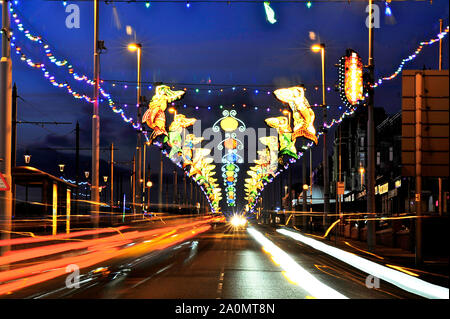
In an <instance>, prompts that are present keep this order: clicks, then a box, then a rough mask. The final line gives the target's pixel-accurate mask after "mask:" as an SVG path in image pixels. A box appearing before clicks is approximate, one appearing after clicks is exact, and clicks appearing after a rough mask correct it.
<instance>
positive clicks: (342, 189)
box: [336, 182, 345, 195]
mask: <svg viewBox="0 0 450 319" xmlns="http://www.w3.org/2000/svg"><path fill="white" fill-rule="evenodd" d="M336 190H337V194H338V195H344V192H345V183H344V182H337V183H336Z"/></svg>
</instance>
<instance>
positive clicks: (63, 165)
mask: <svg viewBox="0 0 450 319" xmlns="http://www.w3.org/2000/svg"><path fill="white" fill-rule="evenodd" d="M58 166H59V171H60V172H61V173H62V172H64V167H65V166H66V164H58Z"/></svg>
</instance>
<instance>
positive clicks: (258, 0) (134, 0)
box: [48, 0, 432, 8]
mask: <svg viewBox="0 0 450 319" xmlns="http://www.w3.org/2000/svg"><path fill="white" fill-rule="evenodd" d="M48 1H50V2H61V3H62V4H63V5H67V3H68V1H63V0H48ZM92 1H93V0H71V1H70V2H92ZM101 1H102V2H105V3H107V4H109V3H121V2H122V3H127V4H139V3H144V4H146V3H150V4H151V3H179V4H184V5H186V7H188V8H189V7H190V6H189V4H192V3H199V4H200V3H206V4H220V3H222V4H223V3H226V4H230V5H231V4H233V3H254V4H262V3H264V2H267V0H187V1H186V0H151V1H149V0H101ZM374 2H375V3H376V2H379V3H385V2H389V3H390V2H402V3H405V2H428V3H432V0H374ZM270 3H301V4H305V5H306V6H307V7H308V8H310V7H311V6H312V4H313V3H321V4H326V3H346V4H351V3H367V0H271V1H270Z"/></svg>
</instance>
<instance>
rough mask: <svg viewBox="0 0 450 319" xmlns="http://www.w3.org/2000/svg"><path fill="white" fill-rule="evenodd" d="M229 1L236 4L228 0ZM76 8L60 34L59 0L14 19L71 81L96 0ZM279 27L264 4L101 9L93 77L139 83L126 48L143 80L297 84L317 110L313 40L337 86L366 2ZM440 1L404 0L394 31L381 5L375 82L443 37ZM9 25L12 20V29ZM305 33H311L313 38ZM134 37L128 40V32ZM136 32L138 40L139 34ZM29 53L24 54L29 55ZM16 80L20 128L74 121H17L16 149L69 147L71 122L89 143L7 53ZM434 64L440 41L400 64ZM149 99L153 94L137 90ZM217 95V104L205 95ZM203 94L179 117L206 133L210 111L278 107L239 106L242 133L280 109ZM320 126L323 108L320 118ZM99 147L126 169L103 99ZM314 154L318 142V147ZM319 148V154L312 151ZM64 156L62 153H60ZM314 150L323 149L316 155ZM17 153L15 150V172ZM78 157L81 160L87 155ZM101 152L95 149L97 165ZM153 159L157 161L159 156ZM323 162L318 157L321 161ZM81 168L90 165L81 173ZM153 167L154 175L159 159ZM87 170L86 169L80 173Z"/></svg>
mask: <svg viewBox="0 0 450 319" xmlns="http://www.w3.org/2000/svg"><path fill="white" fill-rule="evenodd" d="M231 2H232V1H231ZM67 3H69V4H70V3H77V4H78V5H79V7H80V14H81V20H80V28H79V29H68V28H66V27H65V19H66V16H67V13H65V7H64V6H63V5H62V1H59V2H53V1H44V0H20V1H19V5H18V6H17V9H18V12H19V13H20V14H21V16H22V17H23V18H24V20H23V21H24V24H25V26H26V27H27V28H29V29H30V31H31V33H33V34H39V35H42V36H43V37H44V39H45V40H46V41H47V42H48V43H49V44H50V45H51V47H52V49H53V52H54V54H55V56H56V57H57V58H67V59H68V60H69V61H70V62H71V63H72V64H73V66H74V68H75V70H76V71H77V72H78V73H79V74H83V73H84V74H86V75H88V76H90V77H92V61H93V58H92V50H93V4H92V3H90V2H82V3H80V2H76V1H75V2H71V1H67ZM271 6H272V8H273V9H274V10H275V13H276V19H277V20H278V22H277V23H276V24H273V25H272V24H269V23H268V22H267V21H266V19H265V14H264V9H263V5H262V4H261V3H259V4H243V3H236V4H233V3H231V5H227V4H225V3H221V4H205V3H192V4H191V7H190V8H187V7H186V6H185V4H184V3H178V4H177V3H152V5H151V7H150V8H148V9H147V8H146V7H145V5H144V3H134V4H133V3H130V4H127V3H116V4H115V7H116V9H117V13H118V16H119V19H120V24H121V28H120V29H118V28H117V25H116V24H115V22H114V16H113V5H112V4H105V3H101V4H100V14H101V19H100V38H101V39H102V40H104V41H105V46H106V47H107V48H108V51H107V53H105V54H102V56H101V78H102V79H109V80H110V79H115V80H129V81H135V79H136V57H135V54H133V53H131V52H129V51H127V49H126V46H127V44H128V43H129V42H131V41H138V42H141V43H142V45H143V63H142V68H143V74H142V80H143V81H161V82H173V83H199V84H200V83H205V82H206V81H209V80H210V81H211V83H213V84H214V83H215V84H250V85H262V84H267V85H277V86H287V85H295V84H299V83H303V84H305V85H306V87H307V89H308V91H307V98H308V99H309V101H310V103H311V104H314V103H320V102H321V94H320V90H319V91H315V90H314V86H315V85H317V84H320V81H321V73H320V72H321V71H320V55H318V54H314V53H312V52H311V51H310V46H311V44H312V43H315V42H317V41H321V42H324V43H325V44H326V48H327V49H326V69H327V84H328V85H330V86H333V85H334V84H335V83H336V80H337V68H336V67H335V66H334V64H335V63H337V62H338V59H339V57H340V56H342V55H343V54H344V53H345V50H346V49H347V48H352V49H354V50H356V51H357V52H359V53H360V55H361V56H362V58H363V61H364V62H365V63H366V62H367V52H368V47H367V37H368V29H367V28H366V26H365V19H366V13H365V4H362V3H351V4H347V3H334V4H333V3H329V4H327V3H313V5H312V7H311V8H310V9H308V8H306V6H305V4H303V3H297V4H295V3H286V4H280V3H273V4H272V5H271ZM448 7H449V5H448V2H447V1H433V4H430V3H429V2H404V3H402V2H400V3H392V4H391V8H392V12H393V16H394V18H395V23H394V24H387V23H386V22H387V21H386V20H385V14H384V4H383V3H380V8H381V21H380V23H381V26H380V28H379V29H376V31H375V66H376V71H375V73H376V75H377V78H378V76H385V75H389V74H391V73H392V72H394V71H395V69H396V68H397V66H398V65H399V63H400V62H401V60H402V59H403V58H404V57H407V56H408V55H409V54H411V53H412V52H413V51H414V50H415V49H416V47H417V46H418V44H419V42H420V41H423V40H428V39H430V38H431V37H433V36H435V35H436V34H437V33H438V31H439V22H438V20H439V19H440V18H443V19H444V26H446V25H447V24H448ZM13 25H14V24H13ZM127 25H129V26H131V27H132V28H133V31H134V32H133V35H132V36H129V35H127V34H126V31H125V27H126V26H127ZM310 32H314V33H315V34H316V36H317V40H316V41H312V40H311V39H310V36H309V34H310ZM134 34H135V35H134ZM15 35H16V36H17V43H19V44H21V45H23V49H24V52H25V53H26V54H27V55H28V56H29V57H31V58H32V59H33V60H34V61H36V62H44V63H46V65H47V68H48V70H49V71H50V72H51V73H52V74H55V76H56V78H57V80H59V81H60V82H64V81H69V83H70V84H71V85H72V86H73V87H74V88H75V89H76V90H77V91H79V92H80V93H86V94H88V95H92V89H91V87H90V86H87V85H80V84H79V83H75V81H74V80H73V79H71V78H70V77H69V75H68V74H67V73H65V72H62V71H61V70H60V69H59V68H58V67H56V66H55V65H53V64H51V63H49V62H48V61H47V60H46V59H45V57H44V55H43V54H42V52H41V51H39V50H38V46H37V45H36V44H33V43H31V42H30V41H28V40H26V39H25V38H24V37H23V35H22V34H21V33H19V32H16V33H15ZM135 36H136V38H135ZM25 50H26V51H25ZM12 55H13V80H14V82H16V84H17V86H18V90H19V95H20V96H21V97H22V98H23V99H25V101H26V102H23V101H21V100H19V111H18V117H19V119H20V120H28V121H39V120H46V121H48V120H50V121H64V122H73V125H72V126H70V125H64V126H46V127H45V128H41V127H37V126H30V125H25V124H21V125H19V133H18V135H19V136H18V148H19V150H20V149H24V148H28V149H29V150H30V151H31V152H32V150H33V148H37V147H42V146H50V147H71V146H74V134H73V133H71V131H72V130H73V129H74V127H75V123H76V121H79V122H80V125H81V128H82V142H81V143H82V146H83V147H90V126H91V120H90V117H91V105H89V103H86V102H81V101H80V100H75V99H73V98H72V97H71V96H70V95H68V94H67V93H66V92H65V90H64V89H60V88H55V87H53V86H52V85H50V83H49V82H48V81H47V80H45V79H44V78H43V77H42V72H41V71H39V70H36V69H31V68H29V67H28V66H27V65H26V64H25V63H23V62H22V61H20V59H19V58H18V56H16V54H15V53H14V52H12ZM424 65H425V66H426V67H427V68H437V65H438V44H434V45H432V46H430V47H425V48H424V49H423V52H422V54H421V55H420V56H419V57H418V58H417V59H416V60H414V61H413V62H412V63H410V64H408V65H407V68H409V69H413V68H422V67H423V66H424ZM444 68H446V69H447V68H448V38H446V39H445V40H444ZM131 86H132V85H130V87H129V88H128V89H126V90H124V89H117V87H116V88H113V87H112V86H111V83H105V85H104V89H105V90H106V91H107V92H110V93H111V94H112V96H113V99H114V100H115V101H117V102H123V103H129V102H131V103H132V102H134V101H135V96H136V91H135V90H134V89H133V88H131ZM143 93H144V95H146V96H147V97H150V96H151V93H152V92H151V91H149V90H146V89H145V90H144V91H143ZM212 96H214V97H212ZM212 96H211V95H208V94H207V93H200V94H197V95H195V94H194V93H189V94H187V96H186V98H185V99H184V100H183V101H182V102H180V103H179V105H182V104H184V103H186V104H187V105H188V106H191V107H188V108H187V109H182V108H180V110H182V111H181V112H183V113H185V114H187V115H188V116H192V115H195V116H196V117H198V118H201V119H203V120H204V122H203V125H204V126H208V125H211V124H212V123H213V122H214V121H215V120H216V119H217V118H218V117H219V115H220V110H219V109H218V108H217V106H218V105H220V104H223V105H224V106H230V105H231V104H233V103H236V104H238V103H240V104H242V103H246V104H247V105H249V106H253V105H257V106H265V107H267V106H271V107H272V108H273V109H274V111H272V112H270V113H267V112H261V111H260V110H259V111H255V110H249V109H241V108H237V110H238V117H240V118H241V119H243V120H244V121H245V122H246V123H247V125H248V126H254V127H263V125H264V124H263V120H264V118H265V117H267V114H269V115H271V116H278V115H280V114H279V112H278V111H275V110H276V109H277V108H279V107H280V106H281V104H280V103H279V102H278V101H277V100H276V99H275V98H274V97H273V96H272V95H261V94H259V95H255V94H246V95H243V94H237V93H234V94H223V95H220V96H218V95H217V94H216V95H212ZM327 99H328V102H329V104H330V105H332V107H331V109H330V117H329V118H333V117H337V116H338V115H339V114H340V113H341V112H342V111H339V110H338V108H337V106H338V105H341V103H340V101H339V99H338V94H337V92H334V91H333V90H332V91H331V92H330V93H328V94H327ZM375 104H376V106H382V107H384V108H385V109H386V111H387V113H389V114H393V113H395V112H397V111H399V110H400V109H401V77H400V76H399V77H398V78H397V79H395V80H393V81H390V82H388V83H385V84H384V85H383V86H382V87H380V88H377V89H376V96H375ZM195 105H200V106H207V105H211V106H212V110H211V111H207V110H201V111H195V109H193V107H192V106H195ZM127 113H128V115H132V116H133V117H134V116H135V109H134V108H132V107H129V110H128V111H127ZM316 114H317V122H316V125H318V123H319V120H320V117H321V111H320V110H318V111H317V112H316ZM100 116H101V134H102V135H101V136H102V137H101V144H102V145H107V144H109V143H111V142H114V143H115V145H116V146H117V147H118V148H120V151H119V152H117V154H116V159H117V160H118V161H128V160H130V159H131V157H132V155H131V154H132V150H133V149H134V147H135V144H134V143H135V135H134V131H133V129H132V128H131V127H130V126H129V124H126V123H124V122H123V121H122V119H121V118H120V116H118V115H116V114H114V113H113V112H112V111H111V110H110V109H109V108H108V106H107V104H106V103H104V104H103V105H102V106H101V110H100ZM319 146H320V145H319ZM318 149H319V148H318ZM67 154H70V153H67ZM318 154H319V153H318ZM22 155H23V153H20V152H19V153H18V160H19V164H21V161H22V160H23V157H22ZM84 155H86V156H89V152H85V153H84ZM107 155H108V153H102V156H103V157H104V159H106V158H107ZM156 155H157V154H156V153H155V156H154V158H155V160H156V158H159V154H158V155H157V156H156ZM318 156H319V155H318ZM87 165H88V164H87V163H86V166H87ZM152 165H155V166H153V167H156V162H155V164H153V162H152ZM82 169H83V168H82Z"/></svg>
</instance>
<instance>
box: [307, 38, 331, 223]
mask: <svg viewBox="0 0 450 319" xmlns="http://www.w3.org/2000/svg"><path fill="white" fill-rule="evenodd" d="M311 51H313V52H314V53H318V52H320V55H321V60H322V110H323V123H326V122H327V104H326V98H325V44H323V43H320V44H314V45H313V46H312V47H311ZM328 175H329V173H328V152H327V129H326V127H325V126H324V127H323V188H324V191H323V197H324V198H323V201H324V205H323V208H324V209H323V210H324V214H323V226H324V227H326V226H327V214H328V210H329V204H330V203H329V192H330V186H329V178H328Z"/></svg>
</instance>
